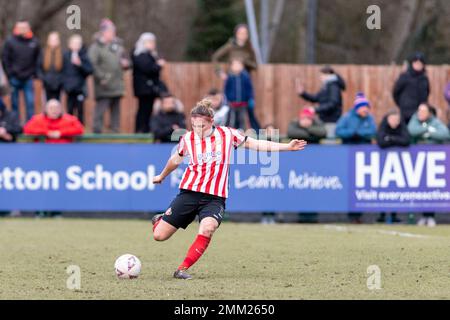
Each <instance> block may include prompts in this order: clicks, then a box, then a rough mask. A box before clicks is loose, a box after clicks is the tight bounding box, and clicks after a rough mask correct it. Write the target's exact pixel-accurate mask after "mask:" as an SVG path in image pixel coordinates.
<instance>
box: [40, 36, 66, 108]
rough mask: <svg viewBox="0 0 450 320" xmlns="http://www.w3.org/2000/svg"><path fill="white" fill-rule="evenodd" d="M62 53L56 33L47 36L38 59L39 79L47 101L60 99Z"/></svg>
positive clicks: (59, 39)
mask: <svg viewBox="0 0 450 320" xmlns="http://www.w3.org/2000/svg"><path fill="white" fill-rule="evenodd" d="M62 69H63V53H62V49H61V37H60V35H59V33H58V32H56V31H52V32H50V33H49V34H48V37H47V44H46V46H45V48H44V49H43V51H42V52H41V56H40V59H39V78H40V79H41V80H42V82H43V84H44V89H45V94H46V99H47V101H48V100H50V99H57V100H59V99H60V95H61V89H62Z"/></svg>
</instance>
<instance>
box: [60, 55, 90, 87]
mask: <svg viewBox="0 0 450 320" xmlns="http://www.w3.org/2000/svg"><path fill="white" fill-rule="evenodd" d="M78 56H79V57H80V60H81V65H80V66H77V65H75V64H73V63H72V51H70V50H67V51H66V52H64V55H63V71H62V73H63V89H64V91H65V92H67V93H71V94H82V93H86V92H85V91H86V89H85V88H86V78H87V77H88V76H89V75H90V74H92V72H93V71H94V70H93V67H92V64H91V61H90V60H89V57H88V54H87V50H86V49H85V48H81V50H80V51H79V52H78Z"/></svg>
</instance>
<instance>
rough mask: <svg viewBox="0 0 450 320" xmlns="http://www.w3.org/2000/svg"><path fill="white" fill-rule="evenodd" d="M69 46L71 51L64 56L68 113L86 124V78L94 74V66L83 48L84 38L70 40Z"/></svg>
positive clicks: (64, 86) (76, 36) (64, 82)
mask: <svg viewBox="0 0 450 320" xmlns="http://www.w3.org/2000/svg"><path fill="white" fill-rule="evenodd" d="M68 46H69V49H68V50H67V51H66V52H64V56H63V59H64V63H63V88H64V91H65V92H66V94H67V111H68V113H69V114H71V115H76V116H77V118H78V120H80V122H81V123H84V110H83V104H84V100H85V98H86V96H87V92H86V78H87V76H88V75H90V74H92V72H93V69H92V64H91V62H90V61H89V58H88V55H87V50H86V48H85V47H84V46H83V38H82V37H81V36H80V35H79V34H74V35H73V36H71V37H70V38H69V42H68Z"/></svg>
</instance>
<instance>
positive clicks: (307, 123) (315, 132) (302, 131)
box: [288, 107, 327, 143]
mask: <svg viewBox="0 0 450 320" xmlns="http://www.w3.org/2000/svg"><path fill="white" fill-rule="evenodd" d="M326 136H327V130H326V129H325V125H324V124H323V122H322V121H321V120H320V119H318V118H317V117H316V114H315V110H314V108H312V107H306V108H304V109H303V110H302V111H300V113H299V115H298V119H297V120H293V121H292V122H291V123H290V124H289V127H288V137H289V138H290V139H301V140H306V141H307V142H308V143H319V141H320V140H321V139H323V138H325V137H326Z"/></svg>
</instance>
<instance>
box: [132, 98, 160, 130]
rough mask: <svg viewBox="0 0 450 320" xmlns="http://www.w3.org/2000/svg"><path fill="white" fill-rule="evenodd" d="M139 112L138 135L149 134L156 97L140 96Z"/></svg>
mask: <svg viewBox="0 0 450 320" xmlns="http://www.w3.org/2000/svg"><path fill="white" fill-rule="evenodd" d="M137 98H138V101H139V107H138V111H137V113H136V125H135V129H134V130H135V132H136V133H149V132H150V120H151V117H152V112H153V103H154V102H155V96H153V95H148V96H139V97H137Z"/></svg>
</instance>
